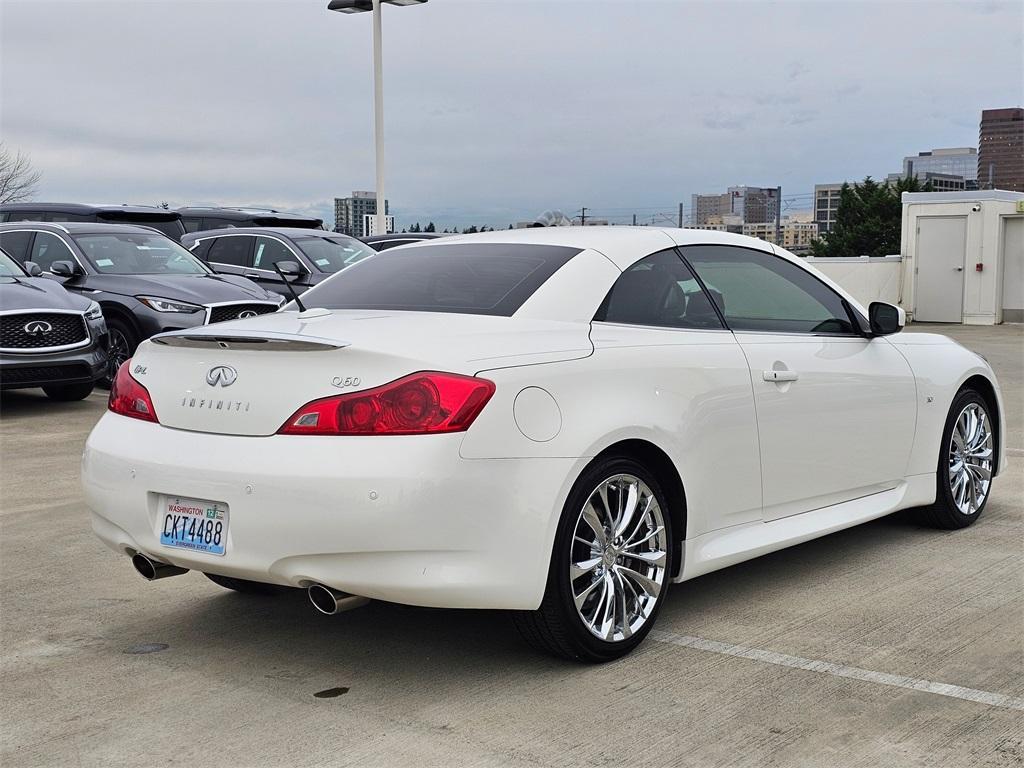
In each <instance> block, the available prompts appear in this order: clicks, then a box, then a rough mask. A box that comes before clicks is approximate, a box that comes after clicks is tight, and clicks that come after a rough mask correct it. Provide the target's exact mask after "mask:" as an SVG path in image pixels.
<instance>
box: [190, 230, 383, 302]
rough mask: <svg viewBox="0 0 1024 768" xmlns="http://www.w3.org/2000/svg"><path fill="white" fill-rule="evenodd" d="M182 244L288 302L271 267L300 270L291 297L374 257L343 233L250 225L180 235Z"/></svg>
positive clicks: (225, 271) (213, 264) (215, 266)
mask: <svg viewBox="0 0 1024 768" xmlns="http://www.w3.org/2000/svg"><path fill="white" fill-rule="evenodd" d="M181 244H182V245H184V246H185V247H186V248H188V249H189V250H191V251H192V253H194V254H195V255H196V256H198V257H199V258H200V259H202V260H203V261H205V262H206V263H207V264H209V265H210V267H211V268H212V269H214V270H215V271H217V272H221V273H223V274H226V275H242V276H243V277H247V278H249V279H250V280H253V281H255V282H257V283H259V284H260V285H261V286H263V287H264V288H266V289H268V290H271V291H276V292H277V293H279V294H281V295H282V296H285V297H287V298H289V299H290V298H291V294H290V293H289V292H288V288H287V287H286V286H285V284H284V281H283V280H282V279H281V276H280V275H279V274H278V273H277V272H276V271H274V264H276V263H278V262H282V261H294V262H297V263H298V264H299V267H300V269H301V271H302V275H300V276H299V277H298V278H296V279H289V281H288V282H289V283H291V285H292V287H293V288H294V289H295V292H296V293H302V292H303V291H305V290H306V289H307V288H310V287H312V286H314V285H316V284H317V283H320V282H322V281H324V280H326V279H327V278H328V277H330V276H331V275H333V274H334V273H335V272H339V271H341V270H342V269H344V268H345V267H348V266H351V265H352V264H355V263H356V262H357V261H362V260H363V259H365V258H367V257H368V256H373V255H374V254H375V253H376V251H374V250H373V249H372V248H370V247H369V246H368V245H364V244H363V243H361V242H359V241H358V240H356V239H355V238H353V237H349V236H348V235H339V234H338V233H336V232H326V231H324V230H322V229H295V228H293V227H253V228H245V229H215V230H211V231H210V232H194V233H192V234H188V235H185V236H184V237H183V238H182V239H181Z"/></svg>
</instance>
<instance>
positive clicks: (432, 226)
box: [423, 221, 437, 232]
mask: <svg viewBox="0 0 1024 768" xmlns="http://www.w3.org/2000/svg"><path fill="white" fill-rule="evenodd" d="M423 231H424V232H436V231H437V229H435V227H434V222H432V221H431V222H430V223H428V224H427V228H426V229H424V230H423Z"/></svg>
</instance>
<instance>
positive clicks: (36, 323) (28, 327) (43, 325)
mask: <svg viewBox="0 0 1024 768" xmlns="http://www.w3.org/2000/svg"><path fill="white" fill-rule="evenodd" d="M22 330H23V331H25V333H27V334H28V335H29V336H37V335H38V334H40V333H49V332H50V331H52V330H53V326H52V325H50V324H49V323H48V322H46V321H45V320H33V321H32V322H30V323H25V326H24V327H23V328H22Z"/></svg>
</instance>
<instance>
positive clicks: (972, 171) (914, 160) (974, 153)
mask: <svg viewBox="0 0 1024 768" xmlns="http://www.w3.org/2000/svg"><path fill="white" fill-rule="evenodd" d="M927 174H933V184H934V186H935V187H936V191H940V190H939V183H940V180H941V179H943V178H946V177H950V176H959V177H960V178H962V179H963V180H964V185H963V186H961V187H958V188H956V189H961V190H962V189H977V188H978V150H977V149H975V148H974V147H948V148H945V149H932V150H929V151H928V152H918V153H917V154H916V155H911V156H908V157H904V158H903V174H902V175H903V178H909V177H914V178H916V179H917V180H918V181H920V182H921V184H924V183H925V181H926V176H927ZM952 189H953V188H952V187H948V186H945V185H944V186H942V189H941V191H947V190H952Z"/></svg>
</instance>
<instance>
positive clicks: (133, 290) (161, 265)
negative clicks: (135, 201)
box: [0, 222, 284, 378]
mask: <svg viewBox="0 0 1024 768" xmlns="http://www.w3.org/2000/svg"><path fill="white" fill-rule="evenodd" d="M0 247H2V248H3V249H4V250H5V251H7V252H8V253H9V254H11V256H13V257H14V258H15V259H16V260H18V261H20V262H21V263H22V264H25V263H27V262H35V263H36V264H38V265H39V266H40V267H41V268H42V270H43V271H44V272H45V273H48V276H49V277H50V278H51V279H53V280H59V281H61V282H62V283H63V284H64V287H65V288H67V289H68V290H69V291H72V292H77V293H80V294H82V295H84V296H87V297H88V298H90V299H93V300H94V301H96V302H98V303H99V305H100V306H101V307H102V308H103V315H104V317H105V318H106V321H107V327H108V329H109V333H110V363H109V367H108V378H112V376H113V374H115V373H116V372H117V367H118V366H119V365H120V364H121V363H122V362H124V361H125V360H127V359H128V358H129V357H131V356H132V353H133V352H134V351H135V347H136V346H137V345H138V343H139V342H140V341H142V340H143V339H148V338H149V337H150V336H152V335H153V334H154V333H160V332H162V331H171V330H179V329H181V328H191V327H193V326H196V325H204V324H206V323H216V322H220V321H221V320H233V319H235V318H240V317H252V316H255V315H262V314H266V313H268V312H275V311H276V310H277V309H278V308H279V307H280V306H282V305H283V304H284V299H283V297H281V296H280V295H278V294H276V293H271V292H269V291H266V290H264V289H263V288H261V287H260V286H258V285H256V284H255V283H253V282H252V281H251V280H247V279H246V278H244V277H236V276H234V275H218V274H215V273H214V272H213V271H212V270H211V269H210V268H209V267H207V266H206V265H205V264H203V263H202V262H201V261H199V260H198V259H196V258H195V257H194V256H193V255H192V254H191V253H189V252H188V251H187V250H185V248H183V247H182V246H181V245H180V244H179V243H177V242H175V241H174V240H171V239H170V238H168V237H164V236H163V235H161V234H160V233H158V232H154V231H153V230H152V229H149V228H147V227H132V226H127V225H124V224H78V223H70V222H69V223H67V224H45V223H36V222H25V223H21V224H0Z"/></svg>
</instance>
